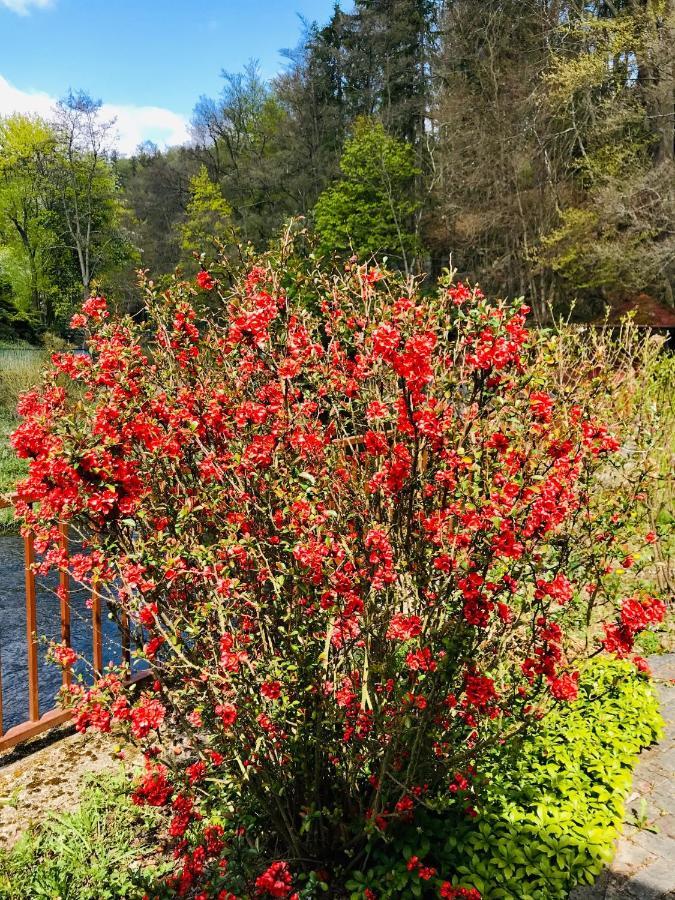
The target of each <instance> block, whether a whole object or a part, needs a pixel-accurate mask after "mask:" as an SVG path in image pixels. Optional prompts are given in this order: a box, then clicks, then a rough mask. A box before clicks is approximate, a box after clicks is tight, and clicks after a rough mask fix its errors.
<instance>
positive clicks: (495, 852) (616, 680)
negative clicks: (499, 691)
mask: <svg viewBox="0 0 675 900" xmlns="http://www.w3.org/2000/svg"><path fill="white" fill-rule="evenodd" d="M661 729H662V720H661V716H660V713H659V710H658V701H657V699H656V695H655V692H654V689H653V686H652V684H651V682H650V681H649V680H647V679H646V678H644V677H642V676H640V675H638V674H637V673H636V670H635V668H634V667H633V666H632V665H631V664H630V663H628V662H623V661H619V660H608V659H605V658H603V659H596V660H593V661H592V662H590V663H589V664H588V665H587V667H586V668H585V670H584V672H583V674H582V679H581V682H580V685H579V699H578V700H577V701H576V702H575V703H573V704H571V705H570V706H567V707H565V708H558V709H556V710H555V711H554V712H552V713H550V714H549V715H548V717H547V718H546V719H545V720H544V721H543V722H542V727H541V729H540V730H538V731H537V733H535V734H532V735H528V736H525V737H524V738H523V739H522V741H520V742H518V743H517V744H516V745H514V746H511V747H509V750H508V753H504V754H502V755H495V756H494V758H493V760H492V763H491V765H490V766H489V768H488V770H487V771H485V772H484V773H483V779H482V780H483V781H484V792H483V795H482V799H481V801H480V802H479V803H478V804H477V815H476V817H475V818H471V817H467V816H466V815H463V814H460V813H459V812H458V810H457V806H458V804H457V802H456V801H455V802H452V801H449V804H448V809H447V810H442V809H437V810H433V811H432V810H429V811H425V812H424V814H423V815H421V816H420V815H417V816H416V817H415V826H414V828H413V827H412V826H411V827H410V828H409V829H408V830H407V831H404V832H402V833H399V834H397V835H395V836H391V839H390V842H389V843H387V844H380V845H378V846H374V847H373V848H372V851H371V858H370V860H369V863H370V865H369V866H368V867H367V868H366V870H365V871H362V872H360V873H358V874H357V875H356V876H355V877H354V878H353V880H352V882H351V883H350V885H349V887H350V889H351V891H352V894H351V897H352V900H357V898H359V900H360V898H361V897H363V896H364V895H366V888H370V890H372V891H373V893H374V895H375V896H376V897H377V898H378V900H384V898H388V897H423V896H432V894H431V892H430V891H428V890H427V885H426V883H425V881H424V880H423V879H421V878H420V876H419V872H420V871H422V872H423V871H424V869H423V868H422V869H420V868H419V866H410V865H409V861H410V859H411V857H417V858H418V859H419V860H420V863H421V864H422V867H424V866H427V867H433V868H436V869H437V870H438V871H439V872H440V873H442V874H444V875H445V874H446V873H448V872H454V873H455V876H454V878H453V879H452V880H453V884H457V885H463V886H466V887H475V888H477V889H478V890H479V891H480V893H481V894H482V897H483V900H499V898H512V897H513V898H518V900H558V898H560V900H564V898H566V897H567V896H568V894H569V892H570V890H571V889H572V888H573V887H575V886H576V885H578V884H592V883H593V881H594V880H595V878H596V877H597V875H598V874H599V872H600V871H601V869H602V868H603V866H604V865H605V864H606V863H608V862H609V861H610V860H611V858H612V855H613V852H614V840H615V838H616V837H617V835H618V833H619V829H620V827H621V823H622V822H623V818H624V801H625V799H626V796H627V794H628V792H629V790H630V785H631V779H632V774H633V768H634V766H635V762H636V758H637V755H638V753H639V752H640V750H642V749H643V748H644V747H648V746H649V745H650V744H652V743H653V742H654V741H656V740H657V739H658V737H659V736H660V734H661Z"/></svg>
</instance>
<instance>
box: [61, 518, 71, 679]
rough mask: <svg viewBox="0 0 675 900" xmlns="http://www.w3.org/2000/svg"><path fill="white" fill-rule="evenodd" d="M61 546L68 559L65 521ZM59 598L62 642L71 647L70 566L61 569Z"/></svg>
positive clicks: (65, 672) (66, 671)
mask: <svg viewBox="0 0 675 900" xmlns="http://www.w3.org/2000/svg"><path fill="white" fill-rule="evenodd" d="M59 533H60V546H61V550H62V551H63V552H64V553H65V555H66V561H67V560H68V526H67V525H66V524H65V523H63V524H61V525H60V526H59ZM59 599H60V601H61V642H62V643H63V644H65V645H66V646H67V647H70V572H69V570H68V566H67V565H66V566H65V567H63V566H62V567H61V569H60V571H59ZM61 677H62V680H63V684H64V685H68V684H70V677H71V676H70V670H69V669H64V670H63V675H62V676H61Z"/></svg>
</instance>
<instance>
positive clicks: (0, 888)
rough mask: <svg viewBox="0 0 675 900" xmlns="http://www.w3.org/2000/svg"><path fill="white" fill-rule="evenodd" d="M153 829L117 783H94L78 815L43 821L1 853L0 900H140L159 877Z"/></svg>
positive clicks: (153, 814) (145, 812) (152, 820)
mask: <svg viewBox="0 0 675 900" xmlns="http://www.w3.org/2000/svg"><path fill="white" fill-rule="evenodd" d="M156 825H157V811H156V810H154V809H152V808H145V809H140V808H139V807H137V806H135V805H134V804H133V803H132V802H131V800H130V799H129V796H128V789H127V783H126V781H125V779H124V778H123V777H121V776H118V777H115V778H113V777H108V778H103V779H101V778H100V776H98V777H97V779H96V780H95V781H94V780H92V781H91V782H90V783H89V784H88V785H87V786H86V787H85V789H84V792H83V800H82V803H81V805H80V808H79V809H78V810H76V811H75V812H70V813H61V814H52V815H50V816H49V817H48V818H47V819H46V820H45V821H44V822H43V823H42V824H41V825H40V826H39V827H38V828H33V829H31V830H29V831H28V832H27V833H26V834H24V836H23V837H22V838H21V839H20V841H19V843H18V844H17V845H16V846H15V847H14V848H13V849H12V850H11V851H9V852H4V853H2V852H0V897H1V898H3V900H24V898H26V897H31V898H35V900H37V898H45V900H47V898H60V900H119V898H129V900H131V898H141V897H142V896H143V894H144V893H145V887H144V886H145V885H147V884H149V883H151V882H152V881H153V880H155V879H156V876H157V874H158V872H157V868H156V862H157V857H156V855H155V853H154V849H153V847H154V841H153V838H154V835H155V830H156ZM160 865H161V863H160Z"/></svg>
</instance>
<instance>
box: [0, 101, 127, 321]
mask: <svg viewBox="0 0 675 900" xmlns="http://www.w3.org/2000/svg"><path fill="white" fill-rule="evenodd" d="M98 109H99V106H98V104H96V103H94V102H93V101H91V100H90V99H89V98H87V97H86V95H81V94H78V95H71V96H70V97H69V98H68V99H67V100H65V101H63V102H62V103H60V104H59V106H58V112H57V116H56V119H55V120H54V121H52V122H46V121H43V120H42V119H39V118H36V117H30V116H23V115H18V114H17V115H13V116H9V117H7V118H4V119H3V118H0V330H2V331H4V332H5V333H6V334H7V333H14V334H15V335H18V336H21V337H26V336H28V335H29V334H30V332H31V331H32V330H34V328H35V327H36V326H39V327H42V328H44V327H54V326H55V325H56V326H58V327H60V328H62V329H64V328H65V327H66V324H67V322H68V320H69V318H70V315H71V313H72V309H73V306H74V304H75V303H76V302H77V301H78V300H79V299H81V298H82V295H83V294H88V293H89V291H90V289H92V288H94V287H95V286H96V287H100V286H101V285H102V284H104V283H105V279H106V277H107V276H109V275H110V274H111V273H114V272H115V271H116V270H118V269H119V268H120V267H124V266H129V265H130V264H131V263H132V262H134V261H135V257H134V253H133V250H132V248H131V245H130V242H129V240H128V237H127V234H126V231H125V229H124V227H123V225H122V219H123V214H124V210H123V208H122V206H121V203H120V196H119V188H118V185H117V181H116V177H115V173H114V170H113V168H112V165H111V162H110V159H109V154H108V150H107V148H106V145H105V138H106V134H107V132H108V130H109V127H110V123H99V122H98V121H97V116H98Z"/></svg>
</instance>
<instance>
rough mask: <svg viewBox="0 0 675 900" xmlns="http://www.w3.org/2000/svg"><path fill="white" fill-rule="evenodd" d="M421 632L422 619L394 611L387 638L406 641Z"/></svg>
mask: <svg viewBox="0 0 675 900" xmlns="http://www.w3.org/2000/svg"><path fill="white" fill-rule="evenodd" d="M421 633H422V620H421V619H420V617H419V616H406V615H405V614H404V613H396V615H395V616H392V619H391V622H390V623H389V628H388V629H387V638H388V639H389V640H390V641H408V640H410V639H411V638H414V637H418V635H420V634H421Z"/></svg>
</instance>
